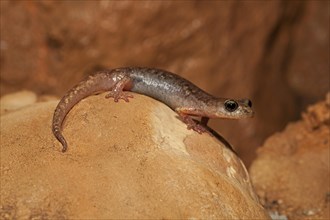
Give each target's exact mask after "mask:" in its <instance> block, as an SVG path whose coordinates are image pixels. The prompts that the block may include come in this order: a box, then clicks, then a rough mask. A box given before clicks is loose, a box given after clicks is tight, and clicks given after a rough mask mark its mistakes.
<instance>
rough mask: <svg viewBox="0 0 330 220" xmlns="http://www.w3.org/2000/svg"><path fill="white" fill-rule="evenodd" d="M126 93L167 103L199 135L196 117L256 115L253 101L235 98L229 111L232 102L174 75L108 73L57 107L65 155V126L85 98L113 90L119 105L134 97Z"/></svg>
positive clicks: (159, 72)
mask: <svg viewBox="0 0 330 220" xmlns="http://www.w3.org/2000/svg"><path fill="white" fill-rule="evenodd" d="M123 90H129V91H132V92H136V93H140V94H144V95H147V96H150V97H152V98H154V99H157V100H159V101H161V102H163V103H165V104H166V105H168V106H169V107H170V108H172V109H173V110H174V111H176V112H177V113H178V114H179V116H180V117H181V119H182V121H183V122H185V123H186V124H187V125H188V129H193V130H195V131H197V132H199V133H202V132H205V131H206V130H205V128H204V127H203V126H201V125H200V124H197V123H196V122H195V121H193V120H192V118H191V117H190V116H192V115H193V116H200V117H202V122H203V124H204V125H206V123H207V121H208V118H232V119H238V118H246V117H252V116H253V111H252V109H251V102H250V101H249V100H247V99H243V100H232V99H231V100H232V101H234V102H235V103H236V105H237V108H235V110H234V111H228V108H226V104H225V103H226V100H228V99H224V98H216V97H214V96H212V95H210V94H208V93H206V92H205V91H203V90H201V89H200V88H198V87H197V86H196V85H194V84H192V83H191V82H189V81H187V80H186V79H184V78H182V77H180V76H178V75H176V74H174V73H170V72H167V71H164V70H159V69H154V68H141V67H129V68H118V69H113V70H105V71H100V72H97V73H95V74H94V75H91V76H89V77H88V78H87V79H86V80H84V81H82V82H80V83H79V84H78V85H76V86H75V87H73V88H72V89H71V90H69V91H68V92H67V93H66V95H64V97H63V98H62V99H61V100H60V102H59V104H58V105H57V107H56V109H55V112H54V117H53V124H52V129H53V133H54V135H55V137H56V138H57V139H58V140H59V141H60V142H61V144H62V145H63V150H62V151H63V152H64V151H66V149H67V143H66V140H65V138H64V137H63V135H62V133H61V127H62V123H63V120H64V118H65V116H66V115H67V113H68V112H69V111H70V110H71V108H72V107H73V106H74V105H75V104H77V103H78V102H79V101H80V100H82V99H83V98H85V97H87V96H89V95H92V94H95V93H99V92H102V91H109V94H108V95H107V96H106V98H110V97H112V98H114V101H115V102H117V101H118V100H119V99H124V100H125V101H128V98H131V97H133V96H132V95H131V94H129V93H127V92H123Z"/></svg>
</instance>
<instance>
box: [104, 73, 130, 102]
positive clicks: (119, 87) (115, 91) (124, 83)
mask: <svg viewBox="0 0 330 220" xmlns="http://www.w3.org/2000/svg"><path fill="white" fill-rule="evenodd" d="M130 84H131V79H130V78H128V77H124V78H123V79H121V80H120V81H118V82H117V83H116V84H115V85H114V87H113V88H112V89H111V91H110V92H109V93H108V94H107V95H106V96H105V98H113V99H114V101H115V102H118V101H119V99H123V100H125V101H126V102H129V98H133V95H132V94H131V93H129V92H124V91H123V90H124V88H127V87H129V86H130Z"/></svg>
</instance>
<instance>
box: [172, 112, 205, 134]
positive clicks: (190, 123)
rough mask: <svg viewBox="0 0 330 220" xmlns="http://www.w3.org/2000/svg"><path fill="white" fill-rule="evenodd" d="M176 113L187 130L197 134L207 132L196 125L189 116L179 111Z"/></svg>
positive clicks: (201, 126) (200, 125)
mask: <svg viewBox="0 0 330 220" xmlns="http://www.w3.org/2000/svg"><path fill="white" fill-rule="evenodd" d="M176 112H177V113H178V115H179V117H180V119H181V120H182V121H183V122H184V123H185V124H186V125H187V128H188V129H189V130H190V129H193V130H194V131H197V132H198V133H199V134H202V133H204V132H207V129H206V128H205V127H204V126H203V125H202V124H201V123H197V122H196V121H194V120H193V119H192V117H191V116H190V115H189V114H187V113H184V112H183V111H182V110H181V109H176ZM204 120H205V119H204ZM204 123H205V122H204ZM206 123H207V122H206ZM204 125H206V124H204Z"/></svg>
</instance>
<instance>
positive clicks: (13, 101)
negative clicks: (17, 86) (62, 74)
mask: <svg viewBox="0 0 330 220" xmlns="http://www.w3.org/2000/svg"><path fill="white" fill-rule="evenodd" d="M36 101H37V95H36V94H35V93H34V92H32V91H28V90H22V91H19V92H15V93H11V94H7V95H4V96H2V97H1V99H0V114H1V115H2V114H4V113H6V112H9V111H14V110H17V109H20V108H23V107H25V106H28V105H31V104H34V103H35V102H36Z"/></svg>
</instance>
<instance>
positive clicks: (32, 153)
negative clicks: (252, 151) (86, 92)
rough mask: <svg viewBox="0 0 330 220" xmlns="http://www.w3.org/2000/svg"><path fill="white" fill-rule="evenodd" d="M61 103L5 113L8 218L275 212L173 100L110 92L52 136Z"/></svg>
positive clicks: (88, 102) (76, 111)
mask: <svg viewBox="0 0 330 220" xmlns="http://www.w3.org/2000/svg"><path fill="white" fill-rule="evenodd" d="M56 104H57V101H50V102H44V103H37V104H34V105H32V106H29V107H26V108H23V109H21V110H18V111H15V112H12V113H9V114H5V115H3V116H2V117H1V207H0V212H1V218H2V219H12V218H20V219H23V218H24V219H25V218H53V219H58V218H78V219H80V218H94V219H95V218H130V219H133V218H134V219H136V218H172V219H174V218H175V219H181V218H218V219H219V218H226V219H238V218H240V219H244V218H245V219H252V218H254V219H255V218H258V219H260V218H268V217H267V214H266V213H265V211H264V210H263V208H262V207H261V205H260V204H259V203H258V201H257V199H256V197H255V194H254V192H253V190H252V188H251V184H250V182H249V177H248V174H247V172H246V170H245V168H244V166H243V165H242V163H241V161H240V160H239V159H238V158H237V157H236V156H235V154H233V153H232V152H231V151H230V150H229V149H227V148H225V147H224V146H223V145H222V144H221V143H220V142H219V141H217V140H216V139H215V138H213V137H211V136H209V135H208V134H203V135H199V134H197V133H195V132H193V131H189V130H187V129H186V126H185V125H184V124H183V123H182V122H181V121H180V120H179V119H178V118H176V114H175V113H174V112H173V111H172V110H171V109H169V108H168V107H166V106H165V105H163V104H161V103H159V102H156V101H154V100H153V99H150V98H148V97H145V96H141V95H137V94H135V98H134V99H132V100H131V101H130V103H125V102H123V101H121V102H119V103H117V104H115V103H114V102H113V101H112V100H107V99H104V94H101V95H98V96H92V97H88V98H87V99H85V100H83V101H81V102H80V103H79V104H78V105H77V106H75V107H74V108H73V109H72V111H71V112H70V113H69V115H68V117H67V120H66V121H65V123H64V135H65V137H66V138H67V141H68V144H69V148H68V152H66V153H61V146H60V144H59V143H58V142H57V141H56V139H55V138H54V136H53V135H52V133H51V121H52V114H53V110H54V108H55V106H56Z"/></svg>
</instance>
